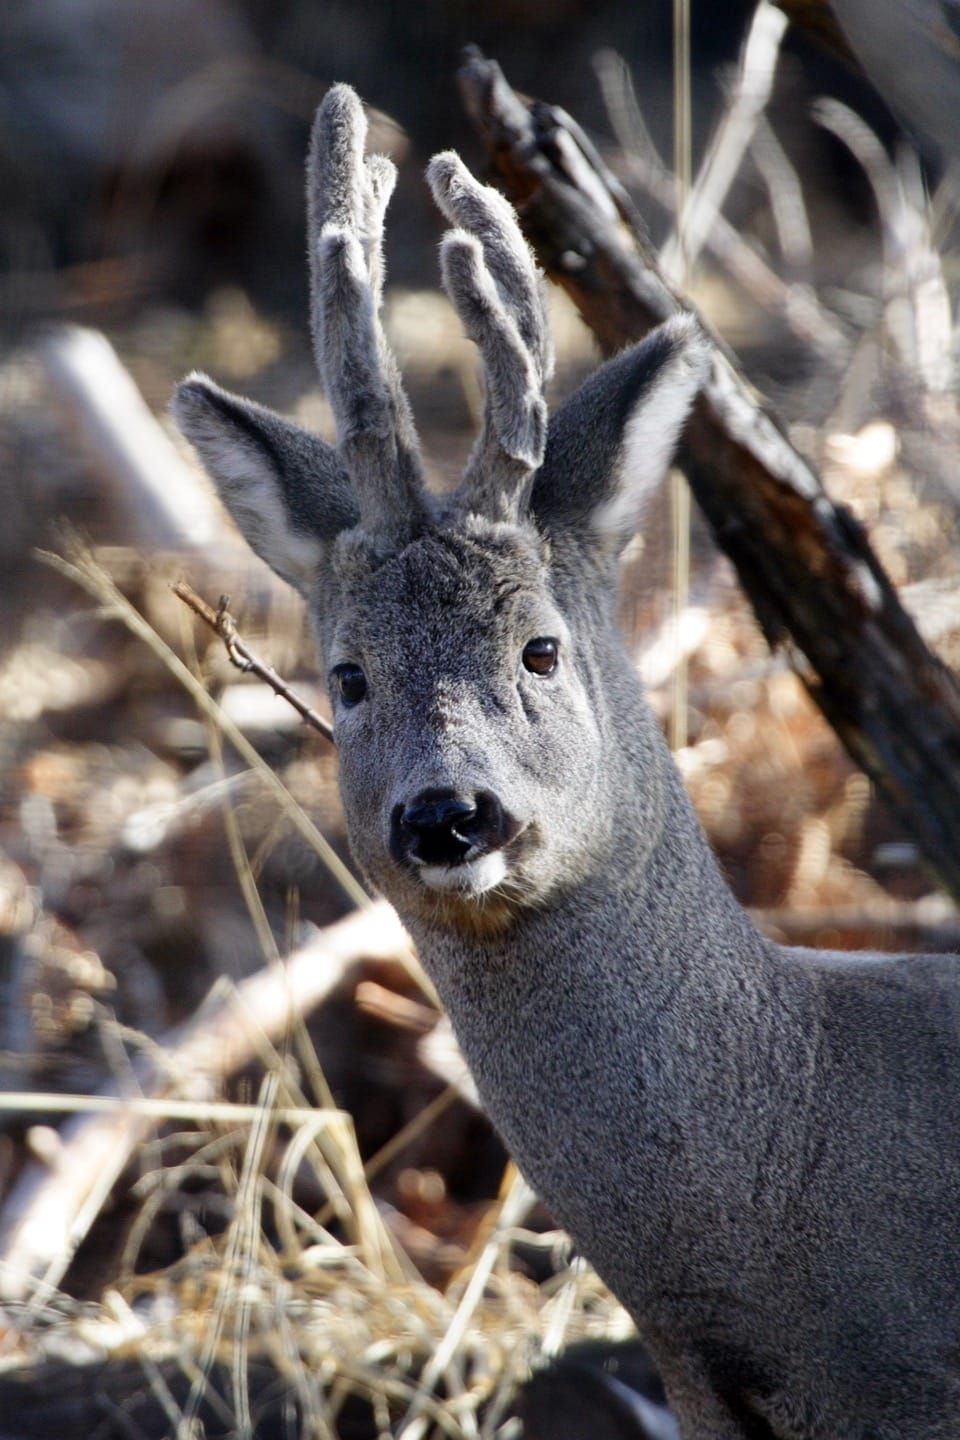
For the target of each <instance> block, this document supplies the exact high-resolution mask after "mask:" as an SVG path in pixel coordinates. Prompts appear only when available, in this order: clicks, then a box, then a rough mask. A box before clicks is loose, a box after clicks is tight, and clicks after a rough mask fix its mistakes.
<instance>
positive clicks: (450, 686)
mask: <svg viewBox="0 0 960 1440" xmlns="http://www.w3.org/2000/svg"><path fill="white" fill-rule="evenodd" d="M365 129H366V127H365V122H364V116H363V111H362V108H361V105H360V102H359V100H358V99H357V97H356V95H355V94H354V93H353V91H352V90H350V89H349V88H347V87H346V86H337V87H335V88H334V89H332V90H331V91H330V92H329V93H328V95H327V97H326V99H325V100H324V102H323V104H322V106H321V107H320V110H319V112H318V115H317V119H316V124H315V128H314V135H313V142H312V149H311V155H310V161H309V168H308V210H309V222H308V223H309V250H310V266H311V278H312V301H311V309H312V328H313V339H314V347H315V353H316V360H317V365H318V367H319V371H320V376H321V379H322V382H323V384H324V387H325V389H326V392H327V395H328V398H329V400H330V403H331V406H332V409H333V413H334V416H335V419H336V427H337V444H336V447H335V448H334V447H332V446H330V445H328V444H327V443H326V442H325V441H324V440H322V439H320V438H319V437H318V436H316V435H312V434H308V433H306V432H305V431H303V430H301V429H299V428H298V427H296V426H293V425H291V424H290V423H289V422H287V421H286V420H283V419H281V418H280V417H279V416H278V415H275V414H273V413H271V412H270V411H268V410H265V409H263V408H262V407H260V406H257V405H253V404H251V403H250V402H248V401H246V400H242V399H240V398H238V397H236V396H233V395H229V394H227V393H226V392H225V391H223V390H221V389H220V388H219V387H218V386H216V385H215V384H213V382H212V381H210V380H208V379H206V378H205V377H203V376H199V375H195V376H192V377H190V378H189V379H187V380H186V381H185V382H184V383H183V384H182V385H181V386H180V387H179V389H178V391H177V394H176V398H175V401H174V414H175V416H176V419H177V421H178V423H179V425H180V427H181V428H182V430H183V431H184V433H185V434H186V435H187V437H188V438H189V439H190V440H191V441H192V443H193V444H194V446H195V447H196V449H197V451H198V452H199V454H200V456H201V458H202V459H203V461H204V463H205V465H206V467H207V469H208V470H209V472H210V474H211V475H212V477H213V479H214V480H215V482H216V484H217V487H218V489H219V491H220V494H221V496H222V498H223V500H224V503H225V504H226V506H227V508H228V509H229V510H230V512H231V514H232V515H233V517H234V519H235V520H236V522H237V524H238V525H239V527H240V529H241V530H242V531H243V533H244V534H245V535H246V537H247V539H248V541H249V543H250V545H251V546H252V547H253V549H254V550H255V551H256V552H257V553H258V554H259V555H261V556H262V557H263V558H264V559H265V560H266V561H267V562H268V564H270V565H271V566H272V567H273V568H274V569H275V570H276V571H277V572H278V573H279V574H280V575H282V576H283V577H284V579H286V580H288V581H289V582H290V583H291V584H293V585H295V586H296V587H297V588H298V589H299V590H300V591H301V592H302V593H303V594H304V596H305V597H306V599H307V602H308V605H309V608H310V614H311V618H312V621H313V624H314V627H315V631H316V635H317V639H318V643H319V647H320V651H321V654H322V656H323V659H324V662H325V665H326V670H327V674H328V677H329V684H330V693H331V701H332V705H333V712H334V722H335V736H336V741H337V744H338V746H339V750H340V777H341V789H342V794H343V799H344V806H345V811H346V816H347V823H348V828H349V833H350V839H351V843H352V846H353V849H354V852H355V854H356V857H357V860H358V861H359V863H360V865H361V866H362V868H363V870H364V871H365V873H366V875H367V876H368V878H369V879H370V880H371V882H372V883H373V884H374V885H375V886H376V887H377V888H378V889H380V890H382V891H383V892H384V893H385V894H386V895H387V896H388V897H389V898H390V899H392V900H393V901H394V903H395V904H396V905H397V907H398V909H399V910H400V912H401V914H402V915H403V916H404V917H405V918H407V919H408V921H409V920H411V919H413V920H419V921H421V922H424V923H428V924H430V923H438V924H441V925H448V926H453V927H464V928H467V929H472V930H474V931H477V930H482V929H483V927H484V926H488V925H489V926H497V927H501V926H504V925H508V924H509V923H511V921H512V919H513V918H515V917H516V916H517V915H518V914H519V913H522V911H523V910H524V908H525V907H529V906H542V905H543V904H544V903H546V902H547V901H548V900H549V899H550V898H551V896H553V895H555V894H556V893H557V892H558V890H563V889H565V888H566V889H569V888H570V887H575V886H576V885H578V884H580V883H582V882H583V881H584V880H585V879H586V878H587V877H588V876H589V874H590V872H591V870H592V869H593V868H594V867H596V866H598V865H604V864H605V863H607V861H608V860H609V858H610V852H611V849H612V847H613V846H614V845H615V843H617V842H616V836H617V834H618V829H619V826H618V817H619V816H620V814H621V812H622V809H623V806H624V804H625V801H624V796H623V794H622V793H621V792H622V779H623V777H622V775H620V774H618V773H617V768H618V765H619V764H620V762H619V761H618V759H617V756H618V754H619V753H620V752H619V751H618V748H617V745H616V742H615V736H616V733H617V729H618V726H620V725H622V724H623V723H632V722H624V720H623V716H622V714H620V713H618V697H622V696H623V695H624V694H625V693H626V691H630V699H629V700H628V702H627V709H628V710H629V709H631V708H632V705H631V702H632V700H633V699H634V698H635V697H634V696H633V692H632V689H631V687H633V685H634V681H633V679H632V672H631V671H630V667H629V664H628V662H627V659H626V656H625V655H624V654H623V653H622V651H621V649H620V647H619V642H618V640H617V638H616V636H615V633H614V628H613V619H612V615H613V600H614V593H615V584H616V562H617V558H618V556H619V554H620V552H621V550H622V548H623V546H624V545H625V544H626V542H627V541H628V540H629V539H630V537H631V536H632V534H633V533H634V530H635V527H636V524H637V520H638V516H639V514H640V512H641V510H642V508H643V505H644V501H645V499H646V497H647V496H648V494H649V492H650V491H651V489H652V488H653V487H655V486H656V485H657V484H658V483H659V482H660V480H661V478H662V476H663V473H664V471H665V469H666V466H667V464H668V462H669V459H670V455H671V453H672V451H673V448H674V445H675V443H676V439H677V436H678V433H679V431H680V429H681V427H682V424H683V422H684V419H685V417H686V414H687V411H688V409H689V407H690V404H691V403H692V400H693V397H694V395H695V393H696V391H697V389H698V387H699V385H700V383H701V381H702V378H703V376H704V372H705V368H706V366H707V363H708V346H707V343H706V341H705V339H704V338H703V336H702V333H701V332H700V330H699V329H698V327H697V326H696V324H695V323H694V322H693V321H692V320H691V319H689V318H687V317H678V318H677V319H675V320H672V321H670V322H668V323H667V324H666V325H664V326H662V327H661V328H660V329H658V330H657V331H655V332H654V333H653V334H652V335H651V336H649V337H648V339H647V340H645V341H644V342H643V343H642V344H641V345H639V346H637V347H636V348H634V349H632V350H629V351H626V352H624V353H623V354H622V355H620V356H618V357H617V358H615V359H614V360H612V361H610V362H609V363H608V364H606V365H605V366H603V367H602V368H601V369H600V370H599V371H598V372H597V373H596V374H595V375H594V376H593V377H592V378H591V379H590V380H588V381H587V383H586V384H585V385H584V386H583V387H582V388H581V389H580V390H579V391H578V392H577V394H575V395H574V396H573V397H572V398H571V399H570V400H568V401H567V402H566V404H565V405H564V406H563V407H562V408H561V409H560V410H559V411H558V412H557V414H556V415H555V416H554V417H553V419H552V420H551V421H550V423H549V424H548V423H547V412H546V403H545V400H544V387H545V384H546V382H547V380H548V379H549V377H550V373H551V367H552V354H551V344H550V338H549V331H548V326H547V320H546V315H545V310H544V301H543V292H542V281H541V277H540V275H539V273H538V271H537V269H536V266H535V264H534V261H533V258H532V256H531V254H530V252H529V250H528V248H527V245H526V243H525V241H524V239H523V237H522V235H521V233H520V230H519V227H518V225H517V221H516V217H515V215H514V213H513V210H512V209H511V207H510V205H509V204H508V203H507V202H506V200H504V198H503V197H502V196H501V195H499V194H498V193H497V192H496V191H494V190H491V189H488V188H487V187H485V186H483V185H480V184H478V183H477V181H476V180H474V178H473V177H472V176H471V175H470V173H469V172H468V171H467V170H466V168H465V167H464V165H463V164H462V163H461V161H460V160H459V158H458V157H457V156H456V155H455V154H453V153H449V152H448V153H445V154H441V155H438V156H436V157H435V158H434V160H433V161H432V162H431V164H430V167H429V169H428V172H427V173H428V179H429V183H430V185H431V188H432V190H433V194H434V197H435V199H436V201H437V204H438V205H439V207H440V209H441V210H442V211H443V213H444V215H445V216H446V217H447V219H448V220H449V222H450V223H451V225H452V226H453V228H452V229H451V230H450V231H449V232H448V233H447V235H446V236H445V238H444V240H443V244H442V247H441V263H442V270H443V279H444V285H445V288H446V290H447V293H448V295H449V297H450V299H451V301H452V302H453V304H454V306H455V308H456V310H457V312H458V314H459V316H460V319H461V322H462V324H463V325H464V328H465V330H466V332H467V334H468V335H469V337H470V338H471V339H472V340H473V341H474V342H475V343H476V345H477V347H478V349H479V351H480V354H481V356H482V359H483V366H484V376H485V389H486V402H485V414H484V419H483V425H482V430H481V434H480V436H479V439H478V440H477V443H476V445H475V447H474V450H473V453H472V455H471V457H470V460H469V463H468V465H467V468H466V472H465V474H464V477H463V481H462V483H461V485H460V486H459V488H458V489H457V490H456V492H455V493H454V494H453V495H452V496H450V497H447V498H444V499H442V500H440V499H437V498H436V497H434V496H433V495H431V494H430V493H429V492H428V491H427V489H426V488H425V486H424V484H423V479H422V471H421V465H420V460H419V451H418V445H417V438H416V434H415V430H414V426H413V422H412V419H411V415H410V409H409V406H408V403H407V400H406V397H405V395H404V393H403V389H402V386H401V382H400V378H399V374H398V371H397V367H396V365H395V362H394V360H393V357H392V355H391V354H390V351H389V349H388V346H387V343H386V340H385V337H384V333H383V330H382V328H381V325H380V320H379V314H378V312H379V303H380V297H381V291H382V286H383V261H382V253H381V244H382V233H383V217H384V211H385V208H386V205H387V201H388V199H389V196H390V193H391V191H392V189H393V185H394V181H395V171H394V167H393V166H392V164H391V163H390V161H389V160H387V159H385V158H383V157H380V156H375V155H374V156H365V155H364V137H365ZM625 687H626V690H625ZM621 768H622V767H621ZM632 794H633V791H632V790H631V795H632ZM630 804H631V805H633V806H634V808H635V801H634V800H633V799H631V800H630ZM637 819H638V817H637V815H636V814H634V815H633V816H632V820H633V821H634V822H636V821H637Z"/></svg>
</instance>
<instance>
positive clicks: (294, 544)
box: [170, 371, 323, 595]
mask: <svg viewBox="0 0 960 1440" xmlns="http://www.w3.org/2000/svg"><path fill="white" fill-rule="evenodd" d="M208 395H212V396H219V397H223V398H228V399H232V398H233V397H232V396H230V397H228V396H227V393H226V392H225V391H224V390H221V388H220V387H219V386H218V385H216V384H215V383H214V381H212V380H211V379H209V377H208V376H206V375H203V374H201V373H199V372H196V371H195V372H194V373H193V374H191V375H188V376H187V378H186V379H185V380H184V381H183V382H182V383H181V384H180V385H178V387H177V390H176V393H175V394H174V397H173V401H172V402H171V407H170V408H171V410H172V413H173V417H174V419H175V421H176V422H177V425H178V426H179V428H180V430H181V431H182V432H183V434H184V435H185V436H186V438H187V439H188V440H189V442H190V444H191V445H192V446H193V448H194V449H195V450H196V452H197V454H198V456H199V457H200V460H201V461H202V463H203V466H204V468H205V469H206V470H207V472H208V473H209V475H210V476H211V478H212V480H213V482H214V484H215V485H216V488H217V493H218V494H219V496H220V499H221V500H222V501H223V504H224V506H225V507H226V509H227V510H228V512H229V514H230V516H231V518H232V519H233V521H234V523H235V524H236V526H237V528H238V529H239V531H240V533H241V534H242V535H243V537H244V538H245V540H246V541H247V543H248V544H249V546H250V548H251V549H252V550H254V551H255V552H256V553H257V554H258V555H259V556H260V558H261V559H262V560H264V561H265V562H266V563H267V564H268V565H269V566H270V568H271V569H272V570H275V571H276V573H277V574H278V575H279V576H280V577H281V578H282V579H284V580H286V581H287V583H288V584H289V585H292V586H293V588H294V589H295V590H298V591H299V592H300V594H301V595H307V594H309V592H310V590H311V589H312V587H313V584H314V581H315V579H316V574H317V569H318V567H319V565H320V562H321V560H322V558H323V543H322V541H321V540H320V539H318V538H317V537H316V536H314V535H310V534H308V533H306V532H305V531H303V530H298V529H297V528H296V527H295V526H294V525H293V524H292V523H291V521H290V516H289V514H288V512H287V509H286V506H285V505H284V503H283V500H282V498H281V490H280V482H279V477H278V476H277V475H276V472H275V469H274V466H273V465H272V464H271V462H270V460H269V458H268V456H267V454H266V453H265V451H264V450H262V449H261V448H260V447H259V446H258V445H257V443H256V441H254V440H252V439H250V438H249V437H247V436H245V435H244V434H243V432H242V431H241V430H240V428H239V426H232V425H231V424H230V422H229V421H227V420H225V419H224V417H223V415H222V413H221V412H220V410H219V409H218V408H216V407H215V406H214V405H212V404H210V403H209V402H208V400H207V396H208Z"/></svg>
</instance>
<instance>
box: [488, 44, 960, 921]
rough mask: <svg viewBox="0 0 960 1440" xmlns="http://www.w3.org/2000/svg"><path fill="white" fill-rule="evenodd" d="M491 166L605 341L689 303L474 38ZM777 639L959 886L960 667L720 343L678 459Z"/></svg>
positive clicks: (548, 119) (610, 194) (544, 111)
mask: <svg viewBox="0 0 960 1440" xmlns="http://www.w3.org/2000/svg"><path fill="white" fill-rule="evenodd" d="M459 80H460V86H461V90H462V94H463V99H464V103H465V105H466V108H467V111H468V112H469V114H470V116H471V117H472V119H473V120H474V122H475V124H476V126H477V128H478V130H479V132H480V135H481V136H482V138H483V141H484V143H485V146H486V150H487V154H488V156H489V160H490V165H491V169H492V171H493V175H494V178H495V179H496V181H497V182H498V183H499V184H500V186H501V187H502V189H503V190H504V192H505V193H506V195H507V196H508V198H509V199H510V200H511V201H512V202H513V204H514V205H515V206H516V208H517V211H518V213H519V216H520V221H521V224H522V226H523V229H524V231H525V233H526V236H527V239H528V240H529V241H530V243H531V245H532V246H533V249H534V250H535V252H536V254H537V258H538V260H539V262H540V264H541V265H542V266H543V268H544V270H545V271H546V272H547V274H548V275H549V276H550V277H551V279H553V280H555V281H556V282H557V284H559V285H561V286H562V287H563V289H564V290H566V291H567V293H568V294H569V295H570V297H571V298H572V300H573V301H574V303H575V305H576V306H577V309H578V310H579V311H580V314H581V315H582V317H583V319H584V320H585V321H586V323H587V324H588V325H589V326H590V328H591V329H592V330H593V332H594V334H595V336H596V337H597V340H598V342H599V344H600V348H601V350H602V351H603V352H604V354H606V355H611V354H614V353H615V352H616V351H618V350H619V349H621V348H622V347H623V346H624V345H627V344H631V343H633V342H634V341H637V340H639V339H641V338H642V337H643V336H644V335H645V334H646V333H647V331H648V330H650V329H651V328H653V326H655V325H657V324H659V323H660V322H661V321H663V320H666V319H668V318H669V316H671V315H674V314H676V313H677V312H678V311H680V310H689V309H690V308H691V307H690V304H689V302H688V301H687V300H686V299H681V297H680V295H679V294H678V292H677V291H676V290H674V289H673V288H672V287H671V286H670V285H669V284H668V282H667V281H666V279H665V278H664V276H663V274H662V273H661V270H660V268H659V266H658V263H657V258H656V256H655V254H654V252H653V250H652V248H651V246H650V245H649V243H648V241H647V240H646V238H645V236H644V234H643V233H642V227H641V226H640V225H638V224H637V222H636V219H635V217H634V216H633V214H632V210H631V207H630V206H629V204H628V203H625V201H624V198H623V195H622V189H621V187H620V186H619V185H618V184H617V183H616V181H614V180H613V179H612V178H611V177H609V176H608V175H607V173H606V171H605V168H604V166H603V163H602V161H600V160H599V157H598V156H597V155H596V154H595V152H593V148H592V147H591V146H589V145H588V146H586V147H584V146H583V145H581V144H580V143H579V141H578V134H579V131H578V128H577V127H576V125H574V124H571V122H570V121H569V120H568V117H566V116H564V115H563V113H562V112H561V111H558V110H555V109H553V108H552V107H551V106H549V105H546V104H543V103H541V102H538V101H533V102H528V101H526V100H523V99H521V97H520V96H519V95H517V94H516V92H515V91H514V90H513V89H512V88H511V87H510V85H509V84H508V83H507V81H506V79H505V78H504V76H503V74H502V72H501V70H500V67H499V66H498V65H497V64H496V63H495V62H494V61H491V60H488V59H486V58H485V57H484V56H483V55H481V54H480V53H479V52H478V51H475V50H471V51H469V52H467V56H466V59H465V63H464V65H463V67H462V69H461V71H460V74H459ZM678 463H679V464H680V466H681V468H682V469H683V470H684V472H685V473H686V475H687V478H688V480H689V482H690V486H691V489H692V490H693V493H694V495H695V497H696V499H697V501H698V502H699V504H700V507H701V509H702V510H703V512H704V514H705V515H706V517H707V520H708V521H709V523H710V526H711V529H712V531H713V534H714V536H715V538H716V541H717V544H718V545H719V546H720V548H721V549H722V550H723V551H724V552H725V553H726V554H727V555H728V556H729V558H730V559H731V560H732V562H733V564H734V565H735V567H736V570H737V573H738V575H739V578H740V582H741V584H742V586H743V589H744V591H745V592H746V595H747V596H748V598H749V600H750V602H751V604H752V606H753V608H754V611H755V612H756V615H757V619H758V620H759V622H760V626H761V628H762V630H763V633H764V635H765V637H766V639H767V641H768V643H769V644H770V647H771V649H777V648H782V649H783V650H784V651H785V652H786V653H787V655H788V656H789V658H790V661H791V663H792V664H793V666H794V668H795V669H796V671H797V673H798V674H799V675H800V677H801V678H802V680H803V681H804V684H805V685H806V687H807V689H808V690H809V692H810V694H811V696H812V697H813V699H814V701H815V702H816V703H817V705H818V706H819V707H820V709H821V710H822V711H823V713H824V715H825V716H826V718H827V720H828V721H829V722H830V724H831V725H832V726H833V728H834V730H835V731H836V732H837V734H838V736H839V737H840V739H841V740H842V741H843V743H844V745H845V746H846V748H847V750H848V751H849V752H850V754H851V756H852V757H853V759H854V761H855V762H856V763H857V764H858V765H859V766H861V767H862V769H863V770H864V771H865V772H866V773H867V775H868V776H869V777H870V779H871V780H873V781H874V782H875V784H876V786H877V788H878V790H879V791H880V793H881V794H882V795H883V797H884V798H885V800H886V801H887V802H888V804H889V805H890V807H891V809H892V810H893V811H894V813H895V814H896V816H897V818H898V820H899V821H900V823H901V824H902V825H903V827H904V829H905V830H906V831H907V832H908V833H909V834H911V835H912V836H913V837H914V838H915V840H916V842H917V844H918V846H919V848H920V850H921V852H922V854H923V856H924V857H925V859H926V861H927V863H928V864H929V866H930V868H931V869H932V870H933V871H934V872H935V874H936V875H937V877H938V878H939V880H940V882H941V883H942V884H943V885H944V886H945V887H946V889H947V890H949V891H950V892H951V893H952V894H953V895H954V896H955V897H957V898H960V685H958V682H957V678H956V677H955V676H954V674H953V673H952V672H951V671H950V670H948V669H947V667H946V666H944V665H943V664H942V663H941V662H940V661H939V660H938V659H937V658H936V656H934V655H933V654H932V653H931V651H930V650H929V649H928V648H927V646H926V645H925V643H924V641H923V639H922V638H921V636H920V634H919V632H918V631H917V629H916V626H915V625H914V623H913V621H912V620H911V618H910V616H909V615H908V614H907V612H906V611H905V610H904V608H903V606H902V605H901V603H900V600H899V598H898V596H897V593H896V591H895V590H894V588H893V586H892V584H891V582H890V580H889V578H888V576H887V575H886V573H885V571H884V570H883V567H882V566H881V564H880V562H879V560H878V559H877V557H876V555H875V554H874V552H873V550H872V548H871V546H870V542H869V540H868V538H867V535H866V533H865V531H864V530H863V528H862V527H861V526H860V524H859V523H858V522H857V521H856V520H855V519H854V517H853V516H852V515H851V514H850V513H849V511H848V510H846V509H845V508H844V507H843V506H842V505H837V504H835V503H834V502H833V501H832V500H831V499H830V497H829V496H828V495H827V494H826V492H825V491H824V489H823V486H822V484H821V482H820V480H819V478H818V476H817V475H816V474H815V472H814V471H813V470H812V469H811V467H810V465H809V463H808V462H807V461H806V460H805V459H804V458H803V457H802V456H801V455H800V454H799V453H798V452H797V451H796V450H795V449H794V448H793V446H792V445H791V443H790V441H789V439H788V438H787V435H786V433H785V430H784V428H783V425H782V424H781V422H780V421H779V420H778V418H777V417H776V415H775V414H774V413H773V411H772V410H771V408H770V407H769V406H768V405H766V404H765V403H764V401H763V400H762V399H761V398H760V397H759V396H758V395H757V393H756V391H755V390H754V389H753V387H752V386H751V385H750V384H749V382H748V381H747V380H746V379H745V378H744V377H743V375H742V374H741V373H740V371H739V370H738V368H737V366H736V363H735V361H734V360H733V357H732V356H731V355H730V353H729V352H728V351H727V350H726V349H725V348H724V347H723V346H722V344H720V343H719V342H718V343H717V347H716V351H715V359H714V366H713V373H712V376H711V379H710V380H709V382H708V384H707V386H706V388H705V391H704V393H703V394H702V396H701V397H700V399H699V401H698V403H697V406H696V408H695V411H694V414H693V416H692V417H691V422H690V425H689V427H688V432H687V438H686V440H685V443H684V445H683V448H682V451H681V454H680V456H679V461H678Z"/></svg>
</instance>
